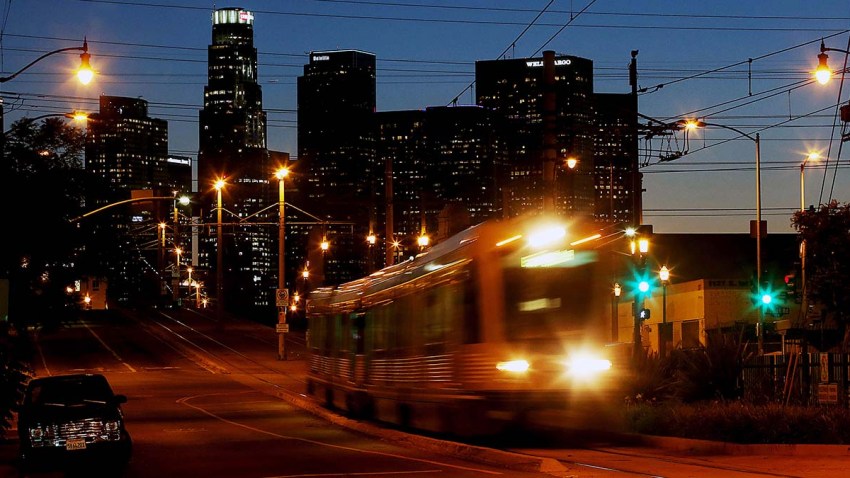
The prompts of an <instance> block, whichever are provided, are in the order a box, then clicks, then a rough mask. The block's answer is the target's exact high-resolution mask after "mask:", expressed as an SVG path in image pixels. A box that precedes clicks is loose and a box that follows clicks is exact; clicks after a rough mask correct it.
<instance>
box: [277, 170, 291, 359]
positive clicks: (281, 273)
mask: <svg viewBox="0 0 850 478" xmlns="http://www.w3.org/2000/svg"><path fill="white" fill-rule="evenodd" d="M288 174H289V169H287V168H281V169H279V170H278V171H277V172H275V177H276V178H277V190H278V209H279V217H278V227H277V235H278V241H277V301H278V304H277V306H278V312H277V322H278V324H284V327H281V328H282V329H283V330H282V331H280V332H278V334H277V359H278V360H286V326H285V324H286V306H287V305H288V304H287V303H286V302H287V298H288V295H289V294H288V293H287V290H286V281H285V274H286V267H285V264H286V262H285V261H286V253H285V251H286V249H285V248H284V241H285V236H286V229H285V226H284V221H285V218H284V211H283V208H284V204H285V201H284V183H283V179H284V178H285V177H286V176H287V175H288Z"/></svg>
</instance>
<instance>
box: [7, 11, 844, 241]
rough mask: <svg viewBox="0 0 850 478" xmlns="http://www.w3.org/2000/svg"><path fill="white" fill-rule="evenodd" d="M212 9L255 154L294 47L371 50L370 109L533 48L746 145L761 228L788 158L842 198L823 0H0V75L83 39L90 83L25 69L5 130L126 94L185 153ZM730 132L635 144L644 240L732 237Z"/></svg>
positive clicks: (292, 149) (742, 184) (811, 181)
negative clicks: (222, 23)
mask: <svg viewBox="0 0 850 478" xmlns="http://www.w3.org/2000/svg"><path fill="white" fill-rule="evenodd" d="M223 7H243V8H246V9H249V10H251V11H253V12H254V15H255V24H254V35H255V37H254V39H255V46H256V47H257V49H258V53H259V55H258V56H259V79H260V83H261V85H262V87H263V96H264V109H265V110H266V111H267V112H268V117H269V148H270V149H275V150H280V151H286V152H289V153H290V154H292V156H293V157H294V156H296V154H297V144H296V108H297V105H296V87H295V84H296V77H297V76H298V75H300V74H301V73H302V71H303V65H304V64H305V63H307V61H308V59H307V54H308V53H309V52H310V51H312V50H328V49H357V50H363V51H367V52H371V53H374V54H375V55H376V56H377V60H378V79H377V83H378V91H377V104H378V110H379V111H391V110H404V109H421V108H425V107H427V106H442V105H446V104H448V103H450V102H451V101H452V99H453V98H455V97H459V103H461V104H471V103H474V96H473V94H472V91H474V86H472V84H473V82H474V62H475V61H476V60H488V59H495V58H499V57H500V56H502V55H504V56H507V57H517V58H519V57H528V56H541V55H542V53H541V52H542V51H543V50H554V51H555V52H557V53H558V54H566V55H575V56H579V57H584V58H588V59H590V60H592V61H593V62H594V90H595V91H596V92H602V93H625V92H628V91H629V89H630V87H629V82H628V70H627V67H628V63H629V60H630V52H631V51H632V50H639V52H640V53H639V54H638V57H637V59H638V72H639V79H638V83H639V87H640V88H641V90H645V92H644V93H641V95H640V97H639V111H640V113H641V114H643V115H646V116H648V117H651V118H655V119H658V120H661V121H663V122H670V121H675V120H676V119H679V118H683V117H701V118H705V121H706V122H709V123H714V124H722V125H725V126H728V127H732V128H736V129H739V130H742V131H744V132H747V133H749V134H751V135H754V134H755V133H756V132H758V133H759V134H760V135H761V160H762V195H763V196H762V208H763V218H764V219H766V220H767V221H768V230H769V232H791V231H792V229H791V227H790V215H791V213H792V212H793V211H794V210H796V209H798V208H799V206H800V163H801V161H802V160H803V159H804V156H805V153H806V152H808V151H810V150H818V151H819V152H820V153H821V155H822V156H824V157H827V156H828V157H829V161H828V164H827V167H824V165H823V163H822V164H821V165H811V166H807V169H806V179H807V181H806V204H819V203H824V202H828V201H829V200H830V199H837V200H838V201H840V202H847V201H850V197H848V196H850V177H848V176H850V171H848V169H847V167H846V163H847V161H848V160H847V152H846V151H845V152H842V153H841V155H839V153H840V142H839V141H838V140H837V139H835V138H840V133H841V126H840V123H838V122H837V120H836V115H837V109H836V105H837V104H838V103H840V102H841V101H842V100H843V101H845V102H846V100H847V98H848V92H847V90H846V89H845V90H844V91H843V92H841V90H840V82H839V81H835V80H834V81H833V82H832V83H830V84H829V85H827V86H821V85H819V84H817V83H812V82H811V81H810V80H811V72H812V71H813V69H814V68H815V66H816V65H817V54H818V53H819V45H820V41H821V39H824V41H825V42H826V45H827V46H828V47H832V48H838V49H842V50H847V49H848V48H850V43H848V42H850V34H848V31H850V9H848V8H847V3H846V1H837V0H830V1H818V2H802V1H740V0H738V1H713V2H681V1H676V2H673V1H660V0H651V1H650V0H645V1H625V0H623V1H614V0H557V1H550V0H525V1H522V2H517V1H511V0H496V1H479V0H460V1H441V0H394V1H392V0H388V1H380V0H350V1H346V0H289V1H248V0H244V1H240V2H236V3H219V2H209V1H195V0H178V1H175V2H163V1H160V2H145V1H136V2H131V1H125V0H116V1H106V0H27V1H11V0H7V1H5V2H3V11H2V13H3V17H2V18H3V24H2V56H0V66H2V70H3V72H4V75H9V74H11V73H13V72H15V71H17V70H18V69H20V68H21V67H23V66H24V65H26V64H27V63H29V62H30V61H32V60H34V59H35V58H37V57H38V56H39V55H41V54H43V53H45V52H47V51H51V50H54V49H58V48H65V47H70V46H78V45H81V44H82V40H83V38H84V37H86V38H87V39H88V43H89V49H90V53H91V54H92V65H93V67H94V68H95V69H96V70H97V71H98V72H99V76H98V77H97V78H96V79H95V81H94V83H93V84H92V85H89V86H88V87H82V86H80V85H78V84H76V83H75V82H73V81H72V80H71V78H70V72H71V70H73V69H74V68H76V66H78V65H79V57H78V54H77V53H69V54H64V55H56V56H53V57H51V58H48V59H45V60H43V61H41V62H40V63H38V64H37V65H36V66H34V67H33V68H31V69H30V70H28V71H27V72H26V73H24V74H22V75H21V76H19V77H17V78H15V79H14V80H11V81H9V82H6V83H5V84H3V85H2V86H3V95H4V101H5V105H4V109H5V111H6V112H7V116H6V119H5V122H6V128H8V125H9V124H10V123H11V122H12V121H14V120H16V119H18V118H20V117H21V116H22V115H26V116H30V117H34V116H37V115H41V114H46V113H61V112H67V111H71V110H76V109H78V110H85V111H89V112H94V111H96V109H97V98H98V96H99V95H100V94H107V95H116V96H129V97H141V98H143V99H145V100H147V101H148V102H149V106H150V111H149V113H150V116H152V117H155V118H161V119H165V120H167V121H168V122H169V150H170V152H171V153H173V154H180V155H188V156H196V155H197V148H198V121H197V118H198V110H199V109H200V108H201V105H202V96H203V87H204V85H205V83H206V66H207V65H206V50H207V46H208V45H209V43H210V40H211V12H212V9H213V8H223ZM541 12H543V13H542V14H541ZM571 18H572V20H571ZM749 59H752V62H751V63H750V62H749V61H748V60H749ZM829 61H830V65H831V66H832V67H833V69H840V68H841V67H842V66H843V65H844V61H845V55H844V53H839V52H829ZM839 95H840V96H839ZM645 121H646V120H643V122H645ZM834 123H835V125H836V126H835V127H834V128H833V124H834ZM737 136H739V135H737V134H735V133H733V132H732V131H729V130H725V129H717V128H712V129H709V130H707V131H700V132H699V133H697V134H696V135H693V134H692V135H691V137H690V138H689V141H688V142H687V143H685V142H684V138H683V137H682V134H681V133H679V134H675V135H672V136H666V137H665V136H659V137H655V138H653V139H652V140H651V141H649V142H646V141H643V140H642V141H641V150H642V157H641V161H642V162H645V163H647V164H646V166H645V167H643V168H642V171H643V172H644V173H645V183H644V186H645V188H646V192H645V194H644V222H645V223H650V224H653V225H654V227H655V230H656V231H657V232H740V233H744V232H747V231H748V221H749V220H750V219H754V217H755V196H756V194H755V171H754V170H755V167H754V166H755V161H754V158H755V147H754V146H755V143H754V142H753V141H751V140H749V139H746V138H739V139H736V140H733V141H726V140H729V139H732V138H735V137H737ZM831 138H833V139H832V141H830V139H831ZM647 148H648V150H646V149H647ZM685 148H687V149H688V150H689V154H687V155H685V156H684V157H681V158H679V159H676V160H675V161H671V162H663V163H660V164H659V155H662V156H664V157H666V156H668V155H669V154H670V153H673V152H676V151H679V152H681V151H683V150H684V149H685ZM836 164H837V165H838V167H837V168H836Z"/></svg>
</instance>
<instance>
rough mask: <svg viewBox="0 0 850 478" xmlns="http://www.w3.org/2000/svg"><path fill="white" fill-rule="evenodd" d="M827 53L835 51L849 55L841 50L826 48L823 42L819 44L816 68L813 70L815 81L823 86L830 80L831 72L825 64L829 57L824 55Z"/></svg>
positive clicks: (849, 53) (848, 52)
mask: <svg viewBox="0 0 850 478" xmlns="http://www.w3.org/2000/svg"><path fill="white" fill-rule="evenodd" d="M828 51H835V52H838V53H844V54H845V55H850V51H847V50H842V49H840V48H827V46H826V45H825V44H824V43H823V40H821V42H820V53H819V54H818V67H817V69H816V70H815V79H817V81H818V83H820V84H822V85H825V84H827V83H828V82H829V80H830V79H831V78H832V70H831V69H830V68H829V65H828V64H827V59H828V58H829V55H827V54H826V52H828Z"/></svg>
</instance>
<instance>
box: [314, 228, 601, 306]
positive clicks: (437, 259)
mask: <svg viewBox="0 0 850 478" xmlns="http://www.w3.org/2000/svg"><path fill="white" fill-rule="evenodd" d="M548 220H551V218H547V217H546V216H543V215H526V216H519V217H515V218H511V219H504V220H489V221H485V222H482V223H479V224H476V225H474V226H471V227H469V228H467V229H465V230H463V231H461V232H459V233H457V234H455V235H453V236H451V237H449V238H448V239H446V240H444V241H442V242H439V243H437V244H435V245H434V246H433V247H431V248H430V249H428V250H427V251H425V252H422V253H420V254H417V255H416V256H415V257H411V258H410V259H408V260H405V261H402V262H399V263H397V264H393V265H391V266H388V267H385V268H383V269H381V270H379V271H376V272H374V273H372V274H370V275H368V276H366V277H362V278H360V279H357V280H354V281H350V282H345V283H342V284H339V285H338V286H328V287H321V288H318V289H316V290H314V291H312V292H311V293H310V294H309V297H308V307H310V306H311V305H312V306H313V307H315V306H319V305H320V304H321V305H331V304H335V305H340V306H343V305H345V304H347V305H349V306H353V305H355V304H352V302H353V301H359V300H360V299H361V298H362V297H363V296H364V295H368V294H371V293H375V292H377V291H380V290H382V289H386V288H389V287H392V286H394V285H398V284H401V283H404V282H407V281H409V280H411V279H412V278H415V277H419V276H421V275H424V274H427V273H430V272H433V271H436V270H438V269H441V268H445V267H447V266H451V265H455V264H457V263H459V262H468V260H471V259H473V258H474V256H475V255H477V254H481V253H482V251H484V250H489V247H487V248H481V247H475V246H473V245H474V244H475V243H481V242H482V241H481V239H482V238H484V237H486V240H484V241H483V242H485V243H486V244H487V245H490V246H491V247H497V242H498V241H502V240H511V239H514V238H516V237H520V236H519V235H518V234H516V233H517V232H518V231H522V230H524V229H528V228H529V227H530V225H531V224H533V223H537V222H542V221H548ZM574 224H577V223H574ZM596 227H597V226H596V225H580V226H579V227H578V228H577V229H579V230H580V232H581V233H587V232H588V231H590V229H594V230H595V229H596ZM512 234H515V235H514V237H510V236H511V235H512ZM464 248H467V249H468V250H469V251H470V252H469V253H467V254H456V253H455V252H456V251H460V250H461V249H464Z"/></svg>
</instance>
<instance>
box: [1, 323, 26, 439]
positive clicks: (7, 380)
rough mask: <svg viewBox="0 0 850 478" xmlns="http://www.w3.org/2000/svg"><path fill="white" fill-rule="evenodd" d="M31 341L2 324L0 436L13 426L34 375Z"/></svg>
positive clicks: (7, 325)
mask: <svg viewBox="0 0 850 478" xmlns="http://www.w3.org/2000/svg"><path fill="white" fill-rule="evenodd" d="M30 357H32V347H31V345H30V341H29V340H28V338H27V337H26V336H25V335H24V334H23V333H20V332H18V331H17V330H16V329H15V328H14V327H11V326H10V325H9V324H7V323H3V324H0V367H2V369H0V438H2V437H5V434H6V430H8V429H9V428H10V427H11V426H12V420H13V418H14V412H15V411H16V410H17V407H18V404H19V403H20V400H21V397H23V394H24V386H25V384H26V382H27V380H28V379H29V377H30V376H31V375H32V372H31V368H30V366H29V365H28V364H29V358H30Z"/></svg>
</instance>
